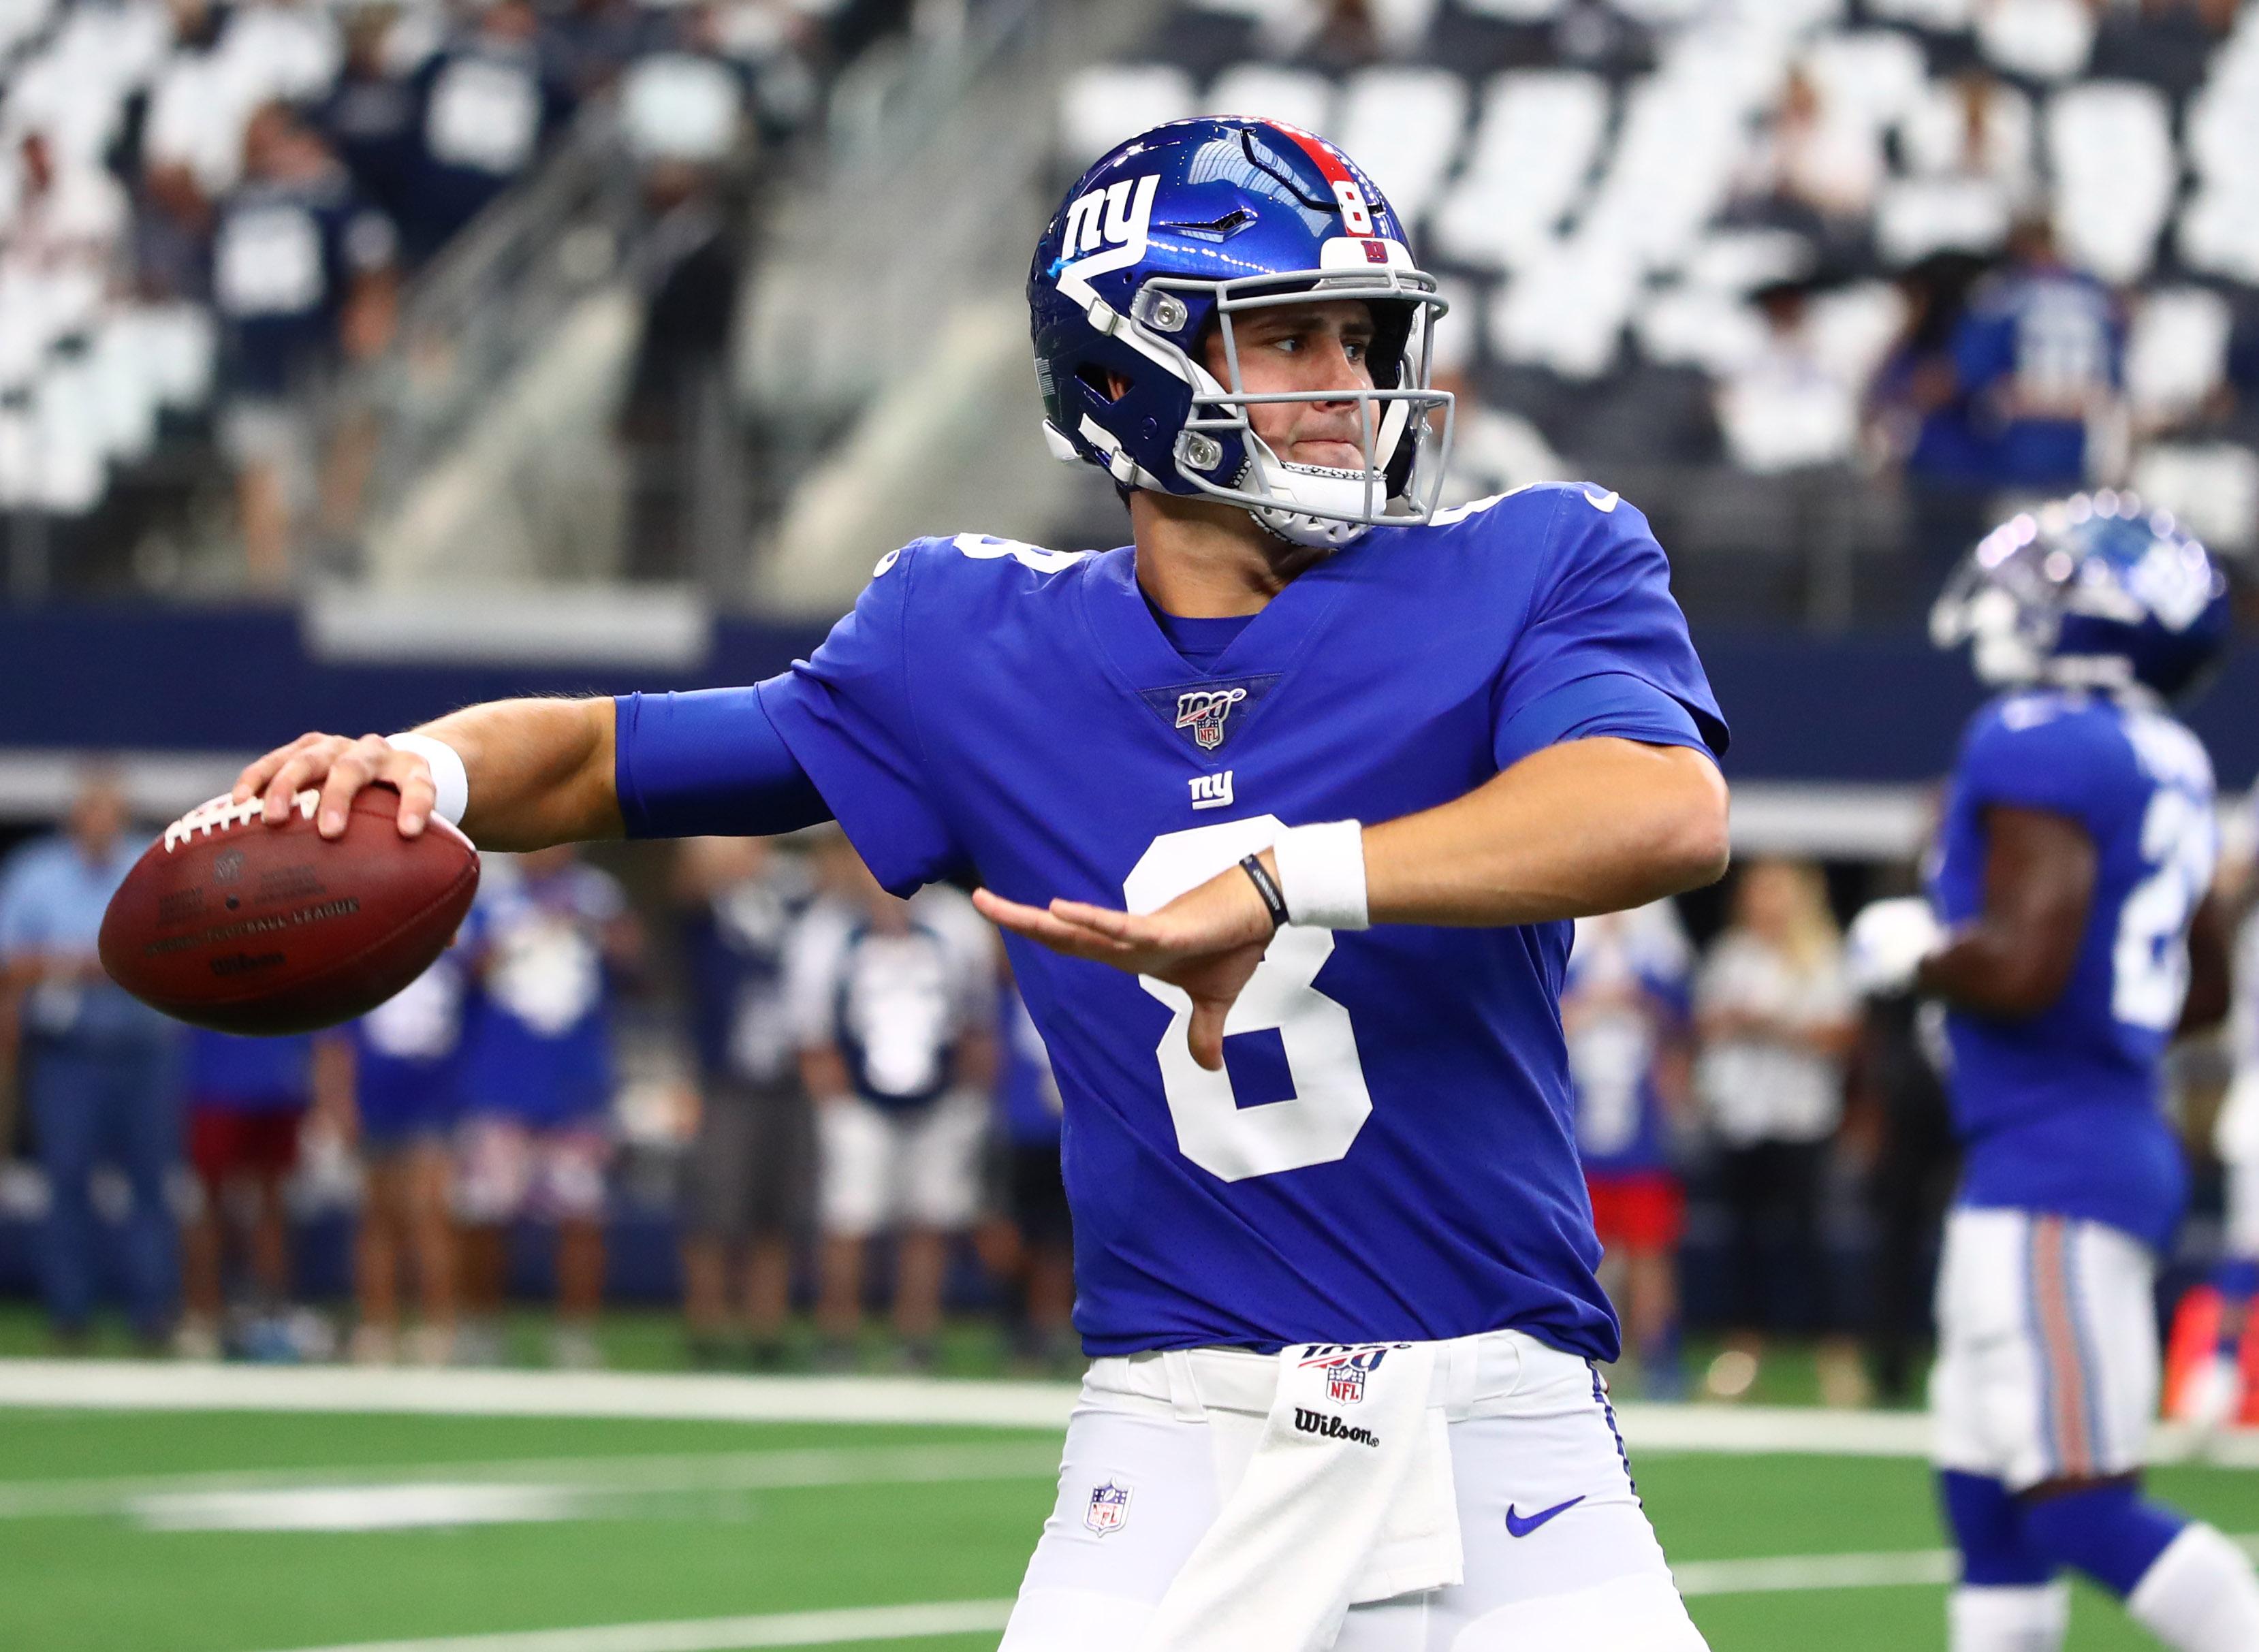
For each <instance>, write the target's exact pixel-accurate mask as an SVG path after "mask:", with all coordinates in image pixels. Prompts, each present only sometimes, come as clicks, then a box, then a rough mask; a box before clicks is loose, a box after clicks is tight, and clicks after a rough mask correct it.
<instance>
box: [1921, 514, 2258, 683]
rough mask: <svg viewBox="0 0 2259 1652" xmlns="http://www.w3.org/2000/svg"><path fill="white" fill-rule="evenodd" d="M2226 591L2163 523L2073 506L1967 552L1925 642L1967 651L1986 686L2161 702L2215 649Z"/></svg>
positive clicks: (2153, 517) (2218, 576)
mask: <svg viewBox="0 0 2259 1652" xmlns="http://www.w3.org/2000/svg"><path fill="white" fill-rule="evenodd" d="M2227 630H2228V595H2227V578H2226V576H2225V575H2224V574H2223V573H2221V572H2220V567H2219V566H2218V565H2217V564H2216V563H2214V562H2213V559H2212V556H2211V553H2210V552H2207V551H2206V550H2205V548H2204V546H2203V545H2199V544H2198V542H2197V541H2196V540H2195V539H2194V538H2191V536H2190V535H2189V534H2188V533H2187V532H2186V531H2185V530H2183V529H2182V528H2181V527H2180V526H2179V525H2178V524H2177V523H2175V522H2174V520H2173V518H2172V516H2170V514H2169V513H2168V512H2165V511H2162V510H2152V509H2149V508H2148V507H2146V506H2144V505H2143V504H2142V503H2141V501H2140V500H2139V499H2137V498H2135V497H2134V495H2132V494H2128V493H2113V492H2112V491H2110V490H2108V489H2104V490H2103V491H2101V492H2099V493H2095V494H2077V495H2073V496H2072V497H2070V498H2069V499H2063V500H2058V501H2056V502H2054V503H2052V504H2048V505H2042V506H2041V507H2039V508H2038V509H2035V510H2028V511H2025V512H2023V513H2022V514H2020V515H2018V516H2011V517H2010V518H2009V519H2008V520H2007V521H2006V522H2004V523H2001V524H2000V525H1999V527H1997V528H1995V529H1993V530H1992V532H1990V533H1988V534H1986V535H1985V537H1984V538H1982V539H1980V540H1978V542H1977V548H1976V549H1975V550H1973V551H1971V552H1970V553H1969V555H1968V557H1967V559H1965V560H1963V563H1962V565H1961V566H1960V567H1958V568H1957V569H1956V570H1955V571H1954V573H1953V576H1952V578H1951V579H1949V580H1947V581H1946V585H1945V589H1944V591H1943V592H1942V593H1941V594H1940V595H1939V596H1938V599H1937V604H1936V606H1935V608H1934V609H1931V610H1930V616H1929V634H1930V639H1931V640H1932V641H1933V642H1935V644H1937V645H1938V646H1939V647H1940V648H1957V647H1959V646H1960V645H1961V644H1963V643H1970V644H1974V647H1973V648H1972V650H1971V654H1972V657H1973V660H1974V663H1975V665H1976V667H1977V674H1978V676H1979V677H1982V678H1983V679H1984V680H1985V681H1986V682H1988V683H1993V684H1996V685H2002V686H2006V685H2010V684H2016V683H2040V682H2045V683H2053V684H2056V685H2059V686H2062V687H2091V688H2100V689H2106V690H2109V691H2113V692H2119V691H2124V690H2127V689H2143V688H2145V689H2147V690H2149V692H2151V693H2153V694H2158V695H2161V696H2163V698H2166V699H2171V698H2173V697H2174V696H2175V695H2177V694H2183V693H2185V692H2186V691H2187V690H2188V689H2189V688H2190V687H2191V686H2193V685H2195V684H2197V683H2198V681H2200V680H2201V679H2202V678H2203V677H2204V675H2205V673H2206V667H2207V666H2210V665H2211V664H2212V663H2213V661H2214V660H2215V659H2218V658H2219V656H2220V652H2221V650H2222V649H2223V648H2225V647H2226V645H2227Z"/></svg>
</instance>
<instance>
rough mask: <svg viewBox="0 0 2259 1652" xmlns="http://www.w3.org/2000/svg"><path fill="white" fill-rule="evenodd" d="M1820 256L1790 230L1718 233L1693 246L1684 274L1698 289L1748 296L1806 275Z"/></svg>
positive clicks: (1725, 230)
mask: <svg viewBox="0 0 2259 1652" xmlns="http://www.w3.org/2000/svg"><path fill="white" fill-rule="evenodd" d="M1818 258H1819V254H1818V253H1816V252H1815V251H1814V248H1813V246H1812V243H1811V242H1810V241H1809V240H1808V239H1806V238H1805V237H1804V236H1801V235H1799V234H1798V233H1797V232H1796V231H1793V230H1777V229H1718V230H1713V231H1710V232H1709V233H1708V234H1707V235H1705V236H1704V237H1703V238H1702V239H1700V240H1699V241H1697V242H1696V243H1695V244H1694V248H1693V250H1692V252H1691V253H1688V254H1687V258H1686V263H1685V276H1686V279H1687V281H1690V282H1691V283H1692V284H1693V285H1695V286H1698V287H1707V288H1717V289H1719V290H1721V291H1725V292H1731V293H1749V292H1754V291H1756V290H1757V288H1760V287H1763V286H1764V285H1765V284H1766V283H1768V282H1770V281H1792V280H1795V279H1796V278H1797V277H1799V276H1803V275H1808V274H1811V273H1812V270H1813V267H1814V264H1815V263H1817V261H1818Z"/></svg>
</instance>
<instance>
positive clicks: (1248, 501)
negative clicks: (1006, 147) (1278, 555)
mask: <svg viewBox="0 0 2259 1652" xmlns="http://www.w3.org/2000/svg"><path fill="white" fill-rule="evenodd" d="M1313 298H1324V299H1328V300H1333V299H1361V300H1363V301H1365V303H1366V304H1367V305H1368V306H1369V307H1370V308H1371V310H1372V321H1373V334H1374V336H1373V339H1372V345H1371V346H1370V349H1369V352H1368V354H1367V361H1368V363H1369V365H1370V367H1371V371H1372V381H1373V387H1374V388H1372V389H1369V390H1368V389H1356V390H1352V389H1347V388H1344V389H1343V390H1340V391H1338V392H1335V391H1329V392H1327V393H1326V395H1324V396H1323V398H1322V399H1323V400H1325V401H1327V402H1356V403H1357V404H1358V421H1359V425H1360V428H1361V431H1362V436H1363V445H1364V450H1365V452H1364V460H1365V462H1364V464H1363V466H1362V467H1361V468H1358V469H1337V468H1334V467H1331V466H1310V465H1294V464H1287V463H1286V462H1284V461H1283V460H1282V459H1280V457H1279V455H1278V454H1276V453H1273V452H1272V451H1271V450H1270V448H1269V447H1268V446H1267V445H1265V443H1264V442H1263V441H1262V439H1261V438H1258V436H1257V435H1256V433H1255V431H1254V429H1253V427H1252V426H1251V424H1250V423H1249V419H1248V413H1247V409H1248V408H1249V407H1250V406H1251V405H1252V404H1254V403H1257V402H1308V401H1314V400H1317V399H1320V398H1317V397H1314V396H1311V395H1307V394H1301V393H1293V394H1278V393H1272V394H1267V395H1266V394H1253V395H1251V394H1249V393H1248V392H1247V391H1246V389H1245V388H1244V385H1243V384H1242V382H1241V381H1240V372H1239V354H1238V347H1237V345H1236V342H1235V340H1234V337H1233V332H1232V319H1233V317H1235V316H1242V315H1244V314H1245V313H1246V312H1247V311H1249V310H1258V309H1264V308H1268V307H1271V306H1274V305H1279V304H1293V303H1308V302H1310V301H1311V300H1312V299H1313ZM1028 307H1029V310H1030V312H1031V324H1032V329H1033V331H1034V335H1035V346H1036V379H1037V384H1038V385H1039V387H1040V388H1041V389H1042V391H1043V397H1044V440H1045V442H1046V443H1047V444H1048V445H1050V447H1051V452H1053V453H1054V454H1055V455H1057V456H1058V458H1060V459H1069V460H1072V459H1082V460H1086V461H1087V462H1088V463H1090V464H1094V465H1096V466H1099V467H1101V469H1103V470H1104V471H1105V472H1106V473H1107V474H1108V475H1110V476H1112V477H1113V478H1114V480H1115V481H1116V482H1117V483H1119V484H1121V485H1122V487H1124V488H1151V489H1154V490H1156V491H1158V492H1161V493H1169V494H1179V495H1187V496H1193V495H1207V496H1208V497H1209V498H1213V499H1221V500H1224V501H1227V502H1229V503H1232V504H1235V505H1239V506H1242V507H1244V508H1245V509H1248V510H1249V511H1251V512H1252V513H1253V514H1254V516H1255V517H1256V519H1257V520H1258V522H1260V523H1263V524H1264V525H1265V527H1266V528H1268V529H1270V530H1272V532H1273V533H1276V534H1278V535H1279V537H1280V538H1285V539H1287V540H1289V541H1291V542H1293V543H1294V544H1296V545H1316V546H1324V545H1344V544H1346V543H1348V542H1349V541H1350V540H1352V539H1354V538H1358V536H1359V535H1360V534H1362V533H1364V532H1365V530H1366V529H1368V528H1370V527H1372V526H1374V525H1376V524H1378V523H1383V522H1393V523H1407V522H1424V521H1426V520H1428V519H1429V516H1431V515H1432V514H1433V512H1434V509H1435V502H1436V492H1437V490H1438V489H1439V488H1441V487H1442V484H1443V464H1444V461H1445V460H1446V459H1447V458H1448V456H1449V452H1450V407H1451V397H1450V395H1448V394H1447V393H1445V392H1443V391H1439V390H1435V389H1432V388H1429V359H1430V354H1431V351H1430V348H1429V346H1430V343H1431V340H1432V338H1433V336H1434V327H1435V323H1436V318H1437V317H1440V316H1441V315H1442V314H1443V310H1444V309H1445V305H1444V303H1443V299H1441V298H1440V297H1438V296H1436V281H1435V279H1434V278H1433V277H1432V276H1429V275H1428V274H1425V273H1423V272H1422V270H1420V269H1419V268H1418V267H1417V266H1415V264H1414V263H1413V261H1412V253H1411V250H1410V248H1409V247H1408V246H1407V245H1406V242H1405V238H1404V231H1403V229H1402V226H1401V225H1400V224H1398V222H1397V220H1396V215H1395V214H1394V213H1393V211H1391V210H1390V209H1389V206H1388V203H1387V201H1386V199H1384V198H1383V196H1381V193H1380V191H1379V189H1377V188H1376V187H1375V186H1374V184H1373V182H1372V179H1370V178H1368V177H1367V176H1365V174H1364V173H1363V172H1362V171H1361V170H1359V169H1358V167H1357V166H1356V164H1355V163H1354V162H1352V161H1351V160H1350V159H1349V158H1348V157H1347V156H1346V155H1344V154H1343V153H1341V151H1340V150H1338V149H1336V148H1335V147H1334V146H1332V145H1331V144H1329V143H1328V142H1326V141H1325V140H1324V139H1322V138H1317V137H1314V136H1312V135H1311V134H1310V133H1308V132H1302V131H1300V130H1298V129H1297V128H1295V127H1292V126H1287V125H1281V124H1280V123H1279V122H1277V121H1268V120H1237V119H1225V120H1179V121H1172V122H1170V123H1169V124H1168V125H1164V126H1156V127H1154V128H1153V129H1152V130H1151V132H1146V133H1144V135H1143V136H1141V137H1138V138H1135V139H1131V140H1130V141H1129V142H1128V143H1125V144H1123V145H1122V146H1120V147H1118V148H1116V149H1115V150H1114V151H1113V152H1112V153H1109V154H1108V155H1107V156H1105V157H1104V158H1103V159H1102V160H1100V161H1099V162H1098V163H1097V165H1095V166H1094V167H1091V169H1090V170H1089V171H1088V172H1086V173H1085V174H1083V175H1082V176H1081V178H1080V180H1078V181H1077V182H1076V183H1075V185H1074V187H1073V188H1072V189H1070V190H1068V191H1067V196H1066V200H1065V203H1063V204H1062V205H1061V206H1060V208H1059V210H1058V213H1057V215H1056V216H1054V217H1052V219H1051V225H1050V227H1049V228H1047V229H1046V230H1045V231H1044V235H1043V239H1042V240H1040V241H1039V242H1037V246H1036V256H1035V262H1034V263H1033V265H1032V266H1031V267H1030V269H1029V272H1028ZM1211 327H1214V328H1215V331H1216V333H1217V336H1218V337H1219V338H1220V339H1221V342H1222V350H1223V356H1224V361H1225V374H1224V376H1223V378H1222V380H1219V379H1218V378H1217V377H1216V376H1215V374H1212V373H1210V372H1209V371H1208V367H1207V366H1206V365H1205V363H1204V361H1203V360H1202V355H1203V350H1204V341H1205V338H1206V337H1207V335H1208V330H1209V329H1210V328H1211ZM1116 386H1119V387H1120V389H1119V394H1115V393H1114V391H1115V387H1116ZM1439 408H1440V409H1443V415H1444V428H1443V433H1442V434H1441V436H1440V437H1436V436H1434V435H1432V434H1431V432H1430V431H1429V423H1428V416H1429V413H1430V412H1431V411H1433V410H1434V409H1439Z"/></svg>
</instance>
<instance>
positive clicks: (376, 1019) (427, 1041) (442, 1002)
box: [353, 924, 476, 1143]
mask: <svg viewBox="0 0 2259 1652" xmlns="http://www.w3.org/2000/svg"><path fill="white" fill-rule="evenodd" d="M465 928H466V931H467V932H466V934H464V935H462V936H458V937H457V940H456V945H455V948H454V949H451V950H450V951H445V952H443V953H441V954H440V955H439V958H438V961H437V962H436V963H434V964H433V965H431V968H430V969H428V970H425V971H424V973H423V974H421V975H419V976H417V978H416V979H414V980H412V981H410V983H409V984H408V985H407V986H403V988H401V989H400V991H399V992H397V993H394V994H393V995H392V997H390V998H389V999H388V1000H385V1001H384V1002H383V1003H381V1004H380V1005H378V1006H377V1007H376V1008H374V1009H373V1010H371V1011H369V1013H368V1014H367V1015H364V1016H362V1017H361V1018H360V1020H359V1021H357V1022H353V1096H354V1100H355V1101H356V1103H357V1104H358V1106H359V1107H360V1127H361V1131H362V1134H363V1135H364V1136H367V1137H368V1138H369V1139H370V1140H372V1141H374V1142H377V1143H386V1142H393V1141H398V1140H401V1139H403V1138H404V1137H407V1136H415V1135H417V1134H419V1133H428V1132H432V1131H437V1130H440V1129H445V1127H446V1126H447V1125H449V1124H450V1123H452V1122H453V1120H454V1118H455V1115H456V1113H457V1112H458V1110H459V1109H460V1105H461V1100H462V1098H461V1093H460V1088H461V1071H460V1069H461V1065H462V1064H461V1057H462V1049H463V1022H464V1016H465V1013H466V1011H467V1008H468V1006H467V1001H466V1000H467V997H468V993H469V986H470V984H469V979H468V975H467V972H466V971H465V969H464V966H463V962H462V958H461V956H460V954H461V953H462V952H466V951H469V950H470V949H472V948H474V946H475V945H476V941H475V939H474V938H473V936H472V934H471V933H470V932H469V931H470V930H471V929H472V926H470V925H468V924H467V925H466V926H465Z"/></svg>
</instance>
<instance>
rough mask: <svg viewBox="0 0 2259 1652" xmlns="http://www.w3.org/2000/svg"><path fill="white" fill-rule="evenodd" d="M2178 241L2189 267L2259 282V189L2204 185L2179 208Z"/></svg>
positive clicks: (2229, 277) (2247, 281)
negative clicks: (2247, 189)
mask: <svg viewBox="0 0 2259 1652" xmlns="http://www.w3.org/2000/svg"><path fill="white" fill-rule="evenodd" d="M2178 242H2179V246H2180V254H2181V258H2182V260H2183V261H2184V263H2186V264H2187V265H2188V267H2190V268H2191V269H2196V270H2202V271H2203V272H2204V273H2205V274H2209V275H2224V276H2227V278H2228V279H2230V280H2232V281H2243V282H2246V283H2252V284H2259V191H2243V190H2235V189H2223V188H2220V186H2218V185H2208V186H2206V188H2205V189H2203V190H2201V191H2200V192H2199V193H2198V195H2197V196H2196V197H2195V198H2194V199H2193V200H2191V201H2190V203H2188V205H2187V206H2186V207H2185V208H2184V209H2183V210H2182V212H2181V217H2180V227H2179V231H2178Z"/></svg>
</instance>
